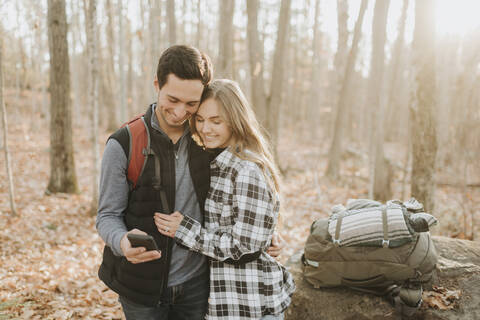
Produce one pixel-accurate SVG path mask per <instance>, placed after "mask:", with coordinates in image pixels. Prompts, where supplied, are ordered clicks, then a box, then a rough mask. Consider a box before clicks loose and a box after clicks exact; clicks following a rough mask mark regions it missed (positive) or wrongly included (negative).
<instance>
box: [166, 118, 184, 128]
mask: <svg viewBox="0 0 480 320" xmlns="http://www.w3.org/2000/svg"><path fill="white" fill-rule="evenodd" d="M186 121H187V120H183V121H175V122H174V121H168V122H167V124H168V125H169V126H170V127H172V128H183V127H184V126H185V122H186Z"/></svg>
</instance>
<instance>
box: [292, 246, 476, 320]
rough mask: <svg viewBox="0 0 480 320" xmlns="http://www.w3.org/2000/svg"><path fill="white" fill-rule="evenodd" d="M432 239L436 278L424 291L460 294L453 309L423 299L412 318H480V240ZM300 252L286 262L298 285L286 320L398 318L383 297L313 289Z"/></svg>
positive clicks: (341, 290) (426, 285)
mask: <svg viewBox="0 0 480 320" xmlns="http://www.w3.org/2000/svg"><path fill="white" fill-rule="evenodd" d="M433 240H434V243H435V247H436V249H437V252H438V255H439V259H438V263H437V267H436V272H435V274H434V276H433V279H432V281H431V282H430V283H427V284H425V285H424V286H423V288H424V291H427V292H428V291H429V290H432V286H441V287H444V288H446V289H448V290H460V298H459V300H458V301H455V308H454V309H451V310H438V309H434V308H432V307H429V306H427V304H426V303H424V304H423V306H422V307H421V308H420V310H419V311H418V312H417V314H416V315H415V316H414V317H412V318H411V319H416V320H437V319H438V320H447V319H448V320H454V319H462V320H475V319H480V243H479V242H472V241H466V240H458V239H451V238H445V237H433ZM301 255H302V252H298V253H297V254H295V255H294V256H292V257H291V258H290V259H289V261H288V262H287V264H286V265H287V267H288V269H289V270H290V272H291V273H292V275H293V276H294V278H295V282H296V285H297V291H296V292H295V293H294V296H293V299H292V304H291V305H290V307H289V308H288V309H287V311H286V316H285V319H286V320H303V319H306V320H307V319H308V320H314V319H322V320H330V319H332V320H337V319H338V320H350V319H351V320H369V319H372V320H377V319H378V320H380V319H386V320H388V319H399V318H398V316H397V315H396V314H395V312H394V309H393V307H392V306H391V305H390V304H389V303H388V302H387V301H386V300H384V299H383V298H381V297H376V296H373V295H368V294H363V293H358V292H355V291H352V290H349V289H345V288H329V289H314V288H313V287H312V286H311V285H310V284H309V283H308V282H306V281H305V280H304V279H303V275H302V263H301V261H300V258H301ZM427 292H424V299H425V297H426V293H427Z"/></svg>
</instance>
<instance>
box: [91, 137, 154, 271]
mask: <svg viewBox="0 0 480 320" xmlns="http://www.w3.org/2000/svg"><path fill="white" fill-rule="evenodd" d="M127 162H128V161H127V156H126V155H125V152H124V151H123V148H122V146H121V145H120V143H118V141H116V140H115V139H110V140H109V141H108V142H107V145H106V146H105V151H104V153H103V159H102V171H101V174H100V188H99V199H98V212H97V223H96V227H97V230H98V233H99V234H100V237H101V238H102V239H103V241H105V243H106V244H107V246H109V247H110V248H111V249H112V251H113V253H114V254H115V255H117V256H125V257H126V258H127V260H128V261H130V262H131V263H142V262H147V261H150V260H155V259H159V258H160V257H161V253H160V252H159V251H154V250H152V251H145V248H143V247H138V248H133V247H132V246H131V244H130V241H128V238H127V227H126V226H125V222H124V220H123V218H124V215H125V213H124V212H125V209H126V208H127V205H128V191H129V186H128V182H127V177H126V171H127ZM129 233H137V234H146V233H145V232H143V231H141V230H137V229H133V230H130V231H129Z"/></svg>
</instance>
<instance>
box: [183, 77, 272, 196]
mask: <svg viewBox="0 0 480 320" xmlns="http://www.w3.org/2000/svg"><path fill="white" fill-rule="evenodd" d="M210 98H212V99H215V101H216V102H217V103H218V104H219V106H220V107H221V110H220V115H221V117H222V118H223V119H224V121H225V122H226V123H227V125H228V126H229V127H230V129H231V130H232V140H231V141H232V143H231V145H230V150H231V152H232V153H233V154H235V155H236V156H238V157H239V158H241V159H245V160H250V161H252V162H254V163H256V164H257V165H258V166H259V167H260V168H261V169H262V172H263V175H264V176H265V179H266V180H267V182H268V184H269V186H270V188H271V189H272V190H273V191H274V192H275V193H278V192H279V184H280V177H279V172H278V168H277V166H276V164H275V161H274V159H273V155H272V152H271V150H270V145H269V143H268V141H267V139H266V138H265V135H264V134H263V133H262V128H261V126H260V124H259V123H258V121H257V118H256V116H255V113H254V112H253V110H252V107H251V106H250V103H249V102H248V100H247V99H246V97H245V95H244V94H243V92H242V90H241V89H240V86H239V85H238V84H237V83H236V82H235V81H232V80H227V79H217V80H214V81H212V82H211V83H210V84H209V85H208V86H206V87H205V90H204V91H203V94H202V98H201V103H202V102H204V101H205V100H207V99H210ZM190 127H191V132H192V134H193V138H194V139H195V141H196V142H197V143H198V144H200V145H201V146H203V142H202V141H201V138H200V135H199V134H198V131H197V129H196V127H195V115H194V116H193V117H192V119H191V121H190ZM245 150H249V151H251V152H248V153H247V152H245Z"/></svg>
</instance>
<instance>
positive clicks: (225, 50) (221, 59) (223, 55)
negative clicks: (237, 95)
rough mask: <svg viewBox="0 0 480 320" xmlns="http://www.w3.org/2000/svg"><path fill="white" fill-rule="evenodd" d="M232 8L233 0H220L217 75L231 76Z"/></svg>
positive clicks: (233, 6)
mask: <svg viewBox="0 0 480 320" xmlns="http://www.w3.org/2000/svg"><path fill="white" fill-rule="evenodd" d="M233 9H235V0H220V19H219V22H218V35H219V39H218V44H219V48H218V58H217V77H219V78H228V79H232V77H233V43H234V39H233V35H234V32H233V11H234V10H233Z"/></svg>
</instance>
